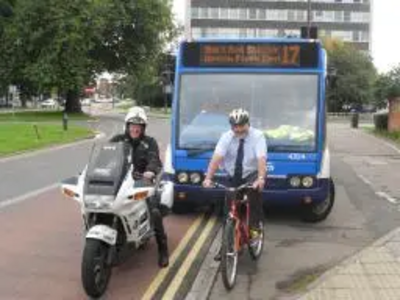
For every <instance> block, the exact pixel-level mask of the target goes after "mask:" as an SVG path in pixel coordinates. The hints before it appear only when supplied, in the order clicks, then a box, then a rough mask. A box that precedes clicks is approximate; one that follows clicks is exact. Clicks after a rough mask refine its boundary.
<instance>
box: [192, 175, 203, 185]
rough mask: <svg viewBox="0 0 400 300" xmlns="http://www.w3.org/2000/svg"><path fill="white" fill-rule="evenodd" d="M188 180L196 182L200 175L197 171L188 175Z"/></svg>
mask: <svg viewBox="0 0 400 300" xmlns="http://www.w3.org/2000/svg"><path fill="white" fill-rule="evenodd" d="M190 181H191V182H192V183H194V184H198V183H200V181H201V176H200V174H199V173H193V174H191V175H190Z"/></svg>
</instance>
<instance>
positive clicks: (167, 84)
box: [161, 69, 172, 113]
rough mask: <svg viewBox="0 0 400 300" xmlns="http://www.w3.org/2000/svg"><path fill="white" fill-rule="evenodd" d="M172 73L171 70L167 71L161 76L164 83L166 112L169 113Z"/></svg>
mask: <svg viewBox="0 0 400 300" xmlns="http://www.w3.org/2000/svg"><path fill="white" fill-rule="evenodd" d="M171 75H172V72H171V71H170V70H168V69H167V70H165V71H164V72H162V74H161V78H162V83H163V92H164V111H165V113H167V112H168V95H171V94H172V81H171Z"/></svg>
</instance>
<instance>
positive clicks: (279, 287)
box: [187, 123, 400, 300]
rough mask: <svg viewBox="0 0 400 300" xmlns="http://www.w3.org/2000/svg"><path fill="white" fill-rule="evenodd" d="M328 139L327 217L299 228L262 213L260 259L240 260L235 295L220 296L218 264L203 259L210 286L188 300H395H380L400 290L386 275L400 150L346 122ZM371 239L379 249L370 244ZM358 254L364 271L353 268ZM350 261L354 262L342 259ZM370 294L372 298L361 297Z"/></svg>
mask: <svg viewBox="0 0 400 300" xmlns="http://www.w3.org/2000/svg"><path fill="white" fill-rule="evenodd" d="M328 134H329V145H330V149H331V155H332V168H331V171H332V174H333V177H334V180H335V183H336V188H337V195H336V203H335V206H334V208H333V210H332V213H331V215H330V216H329V217H328V219H327V220H325V221H324V222H321V223H319V224H304V223H301V222H299V221H297V220H292V219H290V217H288V216H283V217H282V218H281V217H279V216H276V215H275V214H271V215H267V219H266V221H267V224H266V244H265V248H264V253H263V255H262V257H261V258H260V260H259V261H258V262H257V263H254V262H252V261H251V259H250V258H249V256H248V255H247V254H246V255H243V256H242V257H241V258H240V261H239V271H238V278H237V284H236V286H235V288H234V290H233V291H231V292H227V291H226V290H225V288H224V286H223V284H222V281H221V278H220V276H219V273H218V265H215V263H214V262H212V261H211V260H208V265H206V264H204V265H203V267H202V268H201V270H200V274H207V276H206V277H208V278H213V279H215V282H214V283H213V284H211V288H210V289H209V292H205V290H204V289H202V285H201V281H203V282H204V283H203V286H205V287H206V286H210V284H209V281H208V280H205V279H204V276H203V279H202V278H199V280H198V281H197V282H195V286H194V287H193V289H192V291H191V293H190V294H189V296H190V297H188V298H187V299H190V300H192V299H212V300H214V299H240V300H243V299H249V300H250V299H251V300H258V299H263V300H264V299H271V300H272V299H273V300H277V299H282V300H283V299H284V300H289V299H290V300H294V299H302V300H303V299H321V300H322V299H324V300H325V299H362V300H364V299H400V294H395V295H396V296H393V297H392V298H385V297H384V296H386V295H389V293H390V292H392V295H394V294H393V293H394V292H395V291H394V289H395V288H396V287H397V288H399V289H400V285H397V286H396V284H397V282H398V281H397V280H398V279H393V278H391V277H393V276H387V275H389V274H392V275H393V274H397V273H394V272H398V271H399V270H400V269H399V268H397V265H396V264H395V263H394V261H395V260H396V258H395V257H396V256H395V254H393V253H394V252H393V249H396V247H395V245H400V244H394V242H392V241H396V239H398V237H397V236H398V235H397V233H398V232H399V231H398V229H397V228H398V226H399V225H400V214H399V204H400V201H399V199H400V190H399V187H400V186H399V184H398V183H399V182H400V178H399V176H400V174H399V171H398V170H399V167H400V165H399V164H400V151H399V150H397V149H396V148H395V146H394V145H392V144H390V143H388V142H387V141H383V140H381V139H378V138H376V137H374V136H371V135H369V134H367V133H364V131H363V130H362V129H350V126H349V124H347V123H346V124H342V123H330V124H329V125H328ZM393 230H395V231H394V232H393ZM387 234H389V236H388V237H387V236H386V235H387ZM380 238H382V239H381V240H379V239H380ZM393 239H394V240H393ZM376 240H378V241H379V242H378V244H372V243H374V241H376ZM398 241H399V242H400V240H398ZM371 245H372V246H371ZM383 245H386V246H388V247H386V246H385V247H383ZM389 247H390V249H391V251H390V252H389ZM364 249H365V250H364ZM399 249H400V248H399ZM360 251H362V252H361V254H358V253H360ZM399 253H400V251H399ZM212 255H213V253H211V254H210V258H211V256H212ZM354 255H356V256H354ZM359 255H361V257H363V258H362V260H361V262H362V264H363V266H364V269H362V268H358V267H360V259H359V257H360V256H359ZM349 257H351V258H353V257H355V258H354V259H350V260H348V261H346V259H348V258H349ZM206 261H207V258H206ZM354 261H356V262H357V261H358V265H354V264H352V263H354ZM367 262H368V265H367ZM372 262H375V263H376V262H379V264H375V265H373V264H372ZM387 262H389V264H387ZM349 263H350V265H349ZM396 263H397V262H396ZM335 266H339V267H335ZM391 266H392V267H391ZM389 267H390V269H389ZM332 268H333V270H332ZM357 268H358V269H357ZM337 270H340V271H339V273H338V271H337ZM363 270H364V271H363ZM366 270H368V272H369V275H368V276H369V278H370V281H369V282H368V281H367V280H366V279H368V276H367V275H365V274H367V273H361V274H360V272H366ZM341 271H343V272H347V274H345V275H343V274H341V273H340V272H341ZM352 272H353V273H352ZM357 272H359V273H357ZM349 274H351V275H349ZM353 274H356V275H353ZM357 274H358V275H357ZM378 275H379V276H378ZM381 275H382V276H381ZM362 280H364V281H362ZM368 287H369V288H368ZM379 287H381V289H382V288H384V289H385V290H384V291H382V290H380V289H379ZM201 290H203V291H204V292H203V294H201V293H199V292H198V291H201ZM370 290H372V291H373V293H372V296H371V297H372V298H367V296H365V297H364V295H366V293H367V292H368V291H370ZM362 291H364V292H365V293H361V292H362ZM196 292H197V294H196ZM384 293H386V294H384ZM397 293H399V291H397ZM204 294H206V297H204ZM200 295H201V296H200ZM304 295H306V296H304ZM351 295H355V297H353V298H351ZM370 295H371V294H370ZM302 297H303V298H302ZM340 297H341V298H340Z"/></svg>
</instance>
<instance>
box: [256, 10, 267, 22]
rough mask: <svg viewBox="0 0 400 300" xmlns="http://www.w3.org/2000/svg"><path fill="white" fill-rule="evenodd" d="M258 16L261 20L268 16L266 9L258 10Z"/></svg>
mask: <svg viewBox="0 0 400 300" xmlns="http://www.w3.org/2000/svg"><path fill="white" fill-rule="evenodd" d="M258 18H259V19H260V20H265V19H266V18H267V12H266V11H265V9H259V10H258Z"/></svg>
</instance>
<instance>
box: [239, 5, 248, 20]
mask: <svg viewBox="0 0 400 300" xmlns="http://www.w3.org/2000/svg"><path fill="white" fill-rule="evenodd" d="M239 19H241V20H247V9H246V8H240V9H239Z"/></svg>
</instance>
